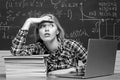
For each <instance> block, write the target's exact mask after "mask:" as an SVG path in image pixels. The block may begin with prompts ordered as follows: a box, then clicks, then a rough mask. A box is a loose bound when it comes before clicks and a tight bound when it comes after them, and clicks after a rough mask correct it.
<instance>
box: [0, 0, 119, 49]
mask: <svg viewBox="0 0 120 80" xmlns="http://www.w3.org/2000/svg"><path fill="white" fill-rule="evenodd" d="M118 4H120V1H119V0H0V42H1V43H2V44H4V46H0V49H9V48H10V45H11V40H12V39H13V38H14V37H15V36H16V34H17V32H18V30H19V29H20V28H21V27H22V25H23V23H24V22H25V20H26V19H27V18H29V17H39V16H40V15H42V14H44V13H52V14H54V15H55V16H56V17H57V18H58V19H59V21H60V23H61V25H62V27H63V28H64V30H65V32H66V34H65V37H66V38H72V39H75V40H77V41H81V42H82V43H83V45H84V46H87V41H88V39H89V38H100V39H116V40H119V39H120V27H119V26H120V14H119V12H120V6H119V5H118ZM33 28H34V26H33V27H32V28H31V29H30V31H29V35H28V42H27V44H29V43H32V42H34V39H33V34H32V33H33V30H32V29H33Z"/></svg>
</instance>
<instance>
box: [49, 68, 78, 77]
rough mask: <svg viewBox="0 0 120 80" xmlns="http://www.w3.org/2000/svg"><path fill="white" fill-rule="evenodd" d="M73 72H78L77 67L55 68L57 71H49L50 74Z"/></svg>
mask: <svg viewBox="0 0 120 80" xmlns="http://www.w3.org/2000/svg"><path fill="white" fill-rule="evenodd" d="M71 72H76V68H75V67H72V68H68V69H60V70H55V71H51V72H49V73H48V74H49V75H57V74H67V73H71Z"/></svg>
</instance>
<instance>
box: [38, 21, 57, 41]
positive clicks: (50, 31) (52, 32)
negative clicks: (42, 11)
mask: <svg viewBox="0 0 120 80" xmlns="http://www.w3.org/2000/svg"><path fill="white" fill-rule="evenodd" d="M58 33H59V31H58V29H57V26H56V24H55V23H49V22H45V23H42V25H41V27H40V28H39V35H40V37H41V39H42V40H43V41H45V42H47V41H52V40H53V39H55V38H56V37H57V36H56V35H57V34H58Z"/></svg>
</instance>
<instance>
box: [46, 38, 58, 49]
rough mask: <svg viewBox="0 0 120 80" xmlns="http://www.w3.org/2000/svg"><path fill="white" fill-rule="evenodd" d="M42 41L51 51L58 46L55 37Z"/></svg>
mask: <svg viewBox="0 0 120 80" xmlns="http://www.w3.org/2000/svg"><path fill="white" fill-rule="evenodd" d="M44 43H45V45H46V46H47V48H48V49H49V50H51V51H52V50H55V49H57V48H58V46H59V42H58V40H57V38H54V39H53V40H51V41H47V42H44Z"/></svg>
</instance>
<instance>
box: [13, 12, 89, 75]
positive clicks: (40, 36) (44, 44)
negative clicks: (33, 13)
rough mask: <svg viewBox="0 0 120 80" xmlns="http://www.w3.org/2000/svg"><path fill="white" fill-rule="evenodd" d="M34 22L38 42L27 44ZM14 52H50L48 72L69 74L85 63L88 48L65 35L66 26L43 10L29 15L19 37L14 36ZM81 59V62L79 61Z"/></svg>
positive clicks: (30, 53)
mask: <svg viewBox="0 0 120 80" xmlns="http://www.w3.org/2000/svg"><path fill="white" fill-rule="evenodd" d="M31 24H36V27H35V40H36V41H35V43H33V44H29V45H25V43H26V36H27V34H28V31H29V28H30V25H31ZM11 53H12V54H13V55H14V56H28V55H41V54H49V56H48V57H47V59H46V61H47V64H48V66H47V68H48V74H66V73H70V72H74V71H76V63H77V64H78V66H81V63H82V65H83V66H84V65H85V63H86V59H87V53H86V49H85V48H84V47H83V46H82V45H81V44H80V43H78V42H76V41H74V40H70V39H65V37H64V30H63V28H62V27H61V25H60V23H59V21H58V19H57V18H56V17H55V16H54V15H53V14H43V15H42V16H41V17H39V18H28V19H27V20H26V21H25V23H24V25H23V27H22V28H21V29H20V30H19V32H18V34H17V35H16V37H15V38H14V39H13V40H12V47H11ZM78 62H79V63H78Z"/></svg>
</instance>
